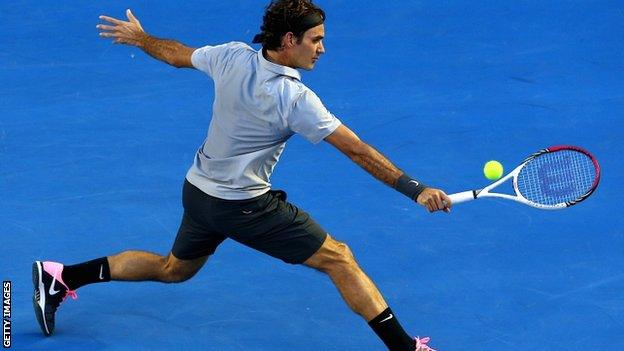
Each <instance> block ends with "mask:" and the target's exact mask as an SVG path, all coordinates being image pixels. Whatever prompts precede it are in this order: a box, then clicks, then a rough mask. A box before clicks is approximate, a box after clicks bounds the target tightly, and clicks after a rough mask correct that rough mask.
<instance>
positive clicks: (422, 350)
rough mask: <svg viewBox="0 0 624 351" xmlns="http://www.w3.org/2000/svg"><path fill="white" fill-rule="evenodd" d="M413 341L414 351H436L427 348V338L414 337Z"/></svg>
mask: <svg viewBox="0 0 624 351" xmlns="http://www.w3.org/2000/svg"><path fill="white" fill-rule="evenodd" d="M414 340H415V341H416V348H415V349H414V351H436V350H434V349H432V348H431V347H429V346H427V343H428V342H429V340H430V339H429V338H428V337H426V338H422V339H421V338H419V337H416V338H414Z"/></svg>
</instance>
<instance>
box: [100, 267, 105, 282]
mask: <svg viewBox="0 0 624 351" xmlns="http://www.w3.org/2000/svg"><path fill="white" fill-rule="evenodd" d="M103 269H104V265H103V264H101V265H100V280H104V276H103V275H102V270H103Z"/></svg>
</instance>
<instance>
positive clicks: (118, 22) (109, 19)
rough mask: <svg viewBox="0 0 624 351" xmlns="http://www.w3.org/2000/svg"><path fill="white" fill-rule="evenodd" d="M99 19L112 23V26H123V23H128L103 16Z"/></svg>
mask: <svg viewBox="0 0 624 351" xmlns="http://www.w3.org/2000/svg"><path fill="white" fill-rule="evenodd" d="M100 19H101V20H104V21H106V22H108V23H113V24H118V25H123V24H124V23H128V22H126V21H120V20H118V19H116V18H113V17H108V16H104V15H102V16H100Z"/></svg>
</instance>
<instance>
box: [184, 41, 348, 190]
mask: <svg viewBox="0 0 624 351" xmlns="http://www.w3.org/2000/svg"><path fill="white" fill-rule="evenodd" d="M191 60H192V63H193V66H194V67H195V68H197V69H198V70H201V71H203V72H205V73H206V74H208V75H209V76H210V77H211V78H212V79H213V80H214V85H215V100H214V104H213V108H212V120H211V121H210V127H209V129H208V136H207V137H206V140H205V141H204V143H203V145H202V146H201V147H200V148H199V150H198V151H197V154H196V155H195V161H194V163H193V165H192V166H191V168H190V169H189V171H188V173H187V174H186V179H187V180H188V181H189V182H190V183H191V184H193V185H195V186H196V187H198V188H199V189H201V190H202V191H203V192H205V193H206V194H208V195H211V196H214V197H218V198H222V199H231V200H242V199H250V198H252V197H256V196H259V195H262V194H264V193H266V192H267V191H269V189H270V187H271V183H270V182H269V178H270V177H271V173H272V172H273V168H274V167H275V164H276V163H277V161H278V160H279V157H280V155H281V154H282V151H283V150H284V147H285V144H286V141H287V140H288V138H290V137H291V136H292V135H293V134H294V133H297V134H301V135H302V136H303V137H305V138H306V139H307V140H309V141H310V142H312V143H314V144H316V143H319V142H320V141H321V140H323V139H324V138H325V137H327V136H328V135H330V134H331V133H332V132H333V131H334V130H336V128H338V126H340V124H341V122H340V120H338V118H336V117H335V116H334V115H332V114H331V113H330V112H329V111H328V110H327V109H326V108H325V106H323V103H322V102H321V100H320V99H319V98H318V96H317V95H316V94H315V93H314V92H313V91H312V90H310V89H309V88H308V87H306V86H305V85H304V84H303V83H302V82H301V75H300V74H299V72H298V71H297V70H296V69H293V68H290V67H286V66H281V65H277V64H274V63H272V62H270V61H268V60H266V59H265V58H264V56H263V55H262V50H260V51H256V50H254V49H252V48H251V47H249V46H248V45H247V44H244V43H240V42H231V43H227V44H223V45H217V46H205V47H203V48H199V49H197V50H195V52H193V55H192V58H191Z"/></svg>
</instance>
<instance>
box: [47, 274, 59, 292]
mask: <svg viewBox="0 0 624 351" xmlns="http://www.w3.org/2000/svg"><path fill="white" fill-rule="evenodd" d="M54 283H56V276H54V277H52V285H50V289H48V293H49V294H50V295H56V294H57V293H58V292H59V291H60V290H54Z"/></svg>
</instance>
